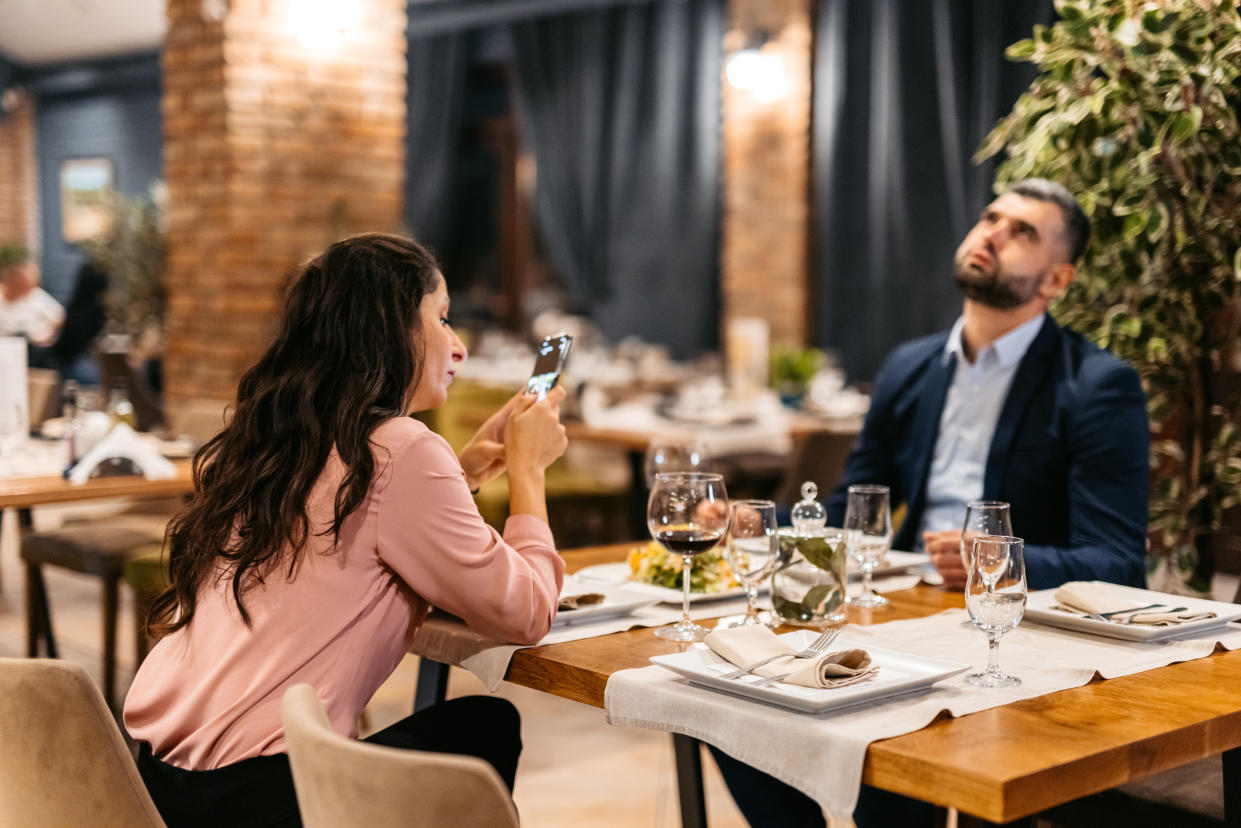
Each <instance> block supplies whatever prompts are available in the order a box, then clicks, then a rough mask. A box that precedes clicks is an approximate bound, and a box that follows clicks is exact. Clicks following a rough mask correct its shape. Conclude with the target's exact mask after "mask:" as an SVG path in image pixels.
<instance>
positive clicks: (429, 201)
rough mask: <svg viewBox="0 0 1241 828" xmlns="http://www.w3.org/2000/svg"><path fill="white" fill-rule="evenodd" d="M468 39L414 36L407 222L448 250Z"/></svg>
mask: <svg viewBox="0 0 1241 828" xmlns="http://www.w3.org/2000/svg"><path fill="white" fill-rule="evenodd" d="M468 37H469V35H468V34H466V33H464V32H447V33H442V34H421V33H415V34H410V36H409V40H408V47H407V48H408V53H407V58H408V63H409V69H408V75H407V76H406V77H407V81H406V89H405V105H406V115H405V117H406V138H405V145H406V157H405V221H406V223H407V224H408V225H409V231H410V232H411V233H412V234H413V236H414V238H416V239H418V240H419V241H420V242H424V243H426V244H429V245H431V246H432V247H442V246H443V245H445V244H446V243H447V240H448V237H449V234H450V233H451V232H452V216H453V203H452V197H453V172H454V170H455V169H456V166H457V165H456V160H457V148H458V145H459V141H460V138H461V134H460V133H461V116H462V110H463V106H464V103H465V70H466V63H467V58H468V56H469V55H468V41H467V38H468Z"/></svg>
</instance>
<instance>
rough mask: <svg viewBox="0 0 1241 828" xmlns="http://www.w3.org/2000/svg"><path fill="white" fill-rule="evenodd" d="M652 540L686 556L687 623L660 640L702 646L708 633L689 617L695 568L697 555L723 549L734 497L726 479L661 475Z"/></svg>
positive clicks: (649, 516)
mask: <svg viewBox="0 0 1241 828" xmlns="http://www.w3.org/2000/svg"><path fill="white" fill-rule="evenodd" d="M646 525H647V528H649V529H650V531H651V537H653V538H655V540H657V541H659V544H660V545H661V546H663V547H664V548H665V549H667V550H668V551H669V552H671V553H673V554H676V555H680V556H681V564H682V567H681V600H682V603H681V620H680V621H678V622H677V623H675V624H673V625H672V626H669V627H660V628H659V629H657V630H655V635H657V636H659V637H660V638H666V639H668V640H670V641H701V640H702V639H703V638H705V637H706V635H707V631H706V629H704V628H703V627H700V626H698V625H697V624H695V623H694V622H693V621H691V620H690V617H689V587H690V567H691V565H692V563H693V556H694V555H697V554H699V553H700V552H706V551H707V550H708V549H710V548H712V547H713V546H715V545H716V544H718V543H719V542H720V541H721V540H722V539H723V538H724V533H725V532H727V531H728V493H727V492H726V491H725V490H724V477H723V475H719V474H709V473H706V472H661V473H659V474H657V475H655V484H654V486H652V487H651V497H650V500H648V501H647V504H646Z"/></svg>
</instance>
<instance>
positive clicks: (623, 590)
mask: <svg viewBox="0 0 1241 828" xmlns="http://www.w3.org/2000/svg"><path fill="white" fill-rule="evenodd" d="M659 602H660V598H659V597H658V596H654V595H650V594H648V593H646V592H643V591H642V590H641V589H640V588H638V586H637V585H636V584H635V585H628V584H624V585H621V586H604V585H603V584H600V583H598V582H594V581H586V580H583V579H581V578H575V577H573V576H570V577H568V578H565V579H564V585H563V586H562V587H561V589H560V609H559V610H558V611H557V613H556V618H555V620H553V621H552V628H553V629H555V628H556V627H567V626H569V625H570V624H581V623H585V622H589V621H599V620H602V619H604V618H614V617H616V616H618V615H628V614H629V613H631V612H633V611H634V610H637V609H641V608H642V607H649V606H651V605H652V604H658V603H659Z"/></svg>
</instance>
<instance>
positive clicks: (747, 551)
mask: <svg viewBox="0 0 1241 828" xmlns="http://www.w3.org/2000/svg"><path fill="white" fill-rule="evenodd" d="M779 559H780V544H779V539H778V538H777V537H776V504H775V503H773V502H772V501H770V500H734V501H733V504H732V520H731V521H729V531H728V565H729V566H730V567H732V571H733V575H734V576H735V577H736V578H737V580H738V581H740V582H741V585H742V586H744V587H745V595H746V608H745V617H744V618H743V619H742V620H741V621H740V622H738V623H736V624H733V626H735V627H742V626H749V625H751V624H762V623H763V621H762V619H760V618H759V614H758V587H759V584H761V583H762V582H763V579H764V578H766V577H768V576H769V575H771V572H772V570H773V569H775V567H776V563H777V562H778V561H779Z"/></svg>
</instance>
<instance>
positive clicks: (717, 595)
mask: <svg viewBox="0 0 1241 828" xmlns="http://www.w3.org/2000/svg"><path fill="white" fill-rule="evenodd" d="M928 560H930V557H929V556H928V555H926V554H923V553H921V552H900V551H896V550H893V551H891V552H889V553H888V555H887V557H886V558H885V559H884V560H883V561H882V562H881V563H880V564H879V565H878V566H877V567H876V568H875V570H874V573H873V574H874V575H876V576H878V575H892V574H897V573H901V572H904V571H905V570H907V569H909V568H910V567H912V566H919V565H921V564H924V563H926V562H927V561H928ZM848 571H849V577H850V578H855V577H856V578H860V577H862V573H861V570H859V569H858V568H857V564H856V563H855V562H854V561H852V560H850V561H849V564H848ZM574 575H575V577H577V578H580V579H582V580H586V581H590V582H593V583H597V584H609V585H613V586H620V585H622V584H630V585H633V586H634V587H636V588H639V589H642V590H644V591H645V593H646V594H648V595H652V596H658V597H659V599H660V600H661V601H664V602H665V603H670V604H679V603H681V556H680V555H673V554H671V553H669V552H668V551H667V550H666V549H664V548H663V547H662V546H660V545H659V544H658V543H656V542H655V541H650V542H648V543H645V544H643V545H641V546H636V547H634V548H633V549H631V550H630V551H629V557H628V559H627V560H625V561H621V562H618V563H606V564H596V565H594V566H587V567H584V568H582V569H579V570H578V571H577V572H576V573H575V574H574ZM769 588H770V585H769V583H768V582H767V581H764V582H763V584H762V585H760V586H759V589H758V591H759V592H760V593H764V592H767V591H768V589H769ZM689 589H690V592H689V601H690V603H691V604H693V603H698V602H701V601H719V600H721V599H724V598H737V597H740V596H743V595H745V587H743V586H742V585H741V583H740V582H739V581H738V580H737V579H736V578H734V577H733V573H732V569H731V568H729V566H728V559H727V557H726V556H725V554H724V549H723V547H721V546H717V547H715V548H714V549H711V550H708V551H706V552H703V553H702V554H701V555H697V556H695V557H694V563H693V566H691V567H690V577H689Z"/></svg>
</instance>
